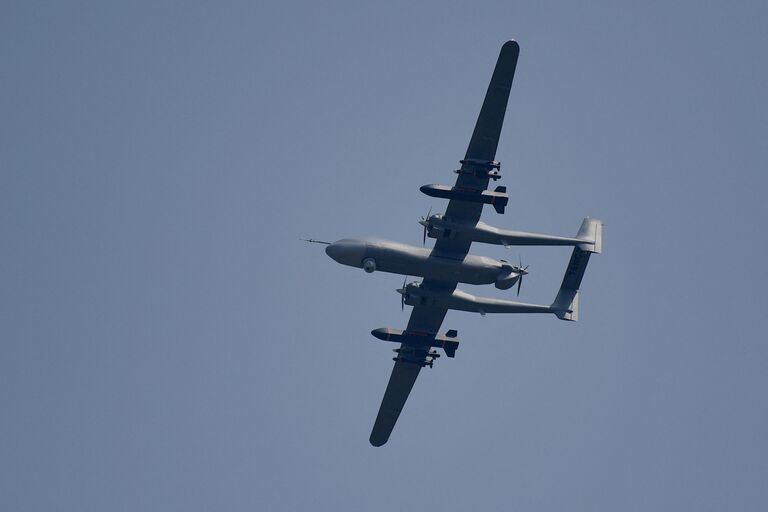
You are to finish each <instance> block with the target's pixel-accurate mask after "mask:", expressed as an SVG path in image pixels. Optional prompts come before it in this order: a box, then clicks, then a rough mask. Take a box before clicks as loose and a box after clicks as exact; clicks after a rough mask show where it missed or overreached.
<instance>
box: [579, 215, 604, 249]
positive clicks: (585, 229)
mask: <svg viewBox="0 0 768 512" xmlns="http://www.w3.org/2000/svg"><path fill="white" fill-rule="evenodd" d="M576 238H579V239H581V240H584V242H585V243H583V244H580V245H579V246H578V247H579V249H581V250H582V251H587V252H593V253H595V254H600V253H601V252H602V251H603V223H602V222H601V221H600V220H598V219H591V218H589V217H587V218H586V219H584V221H583V222H582V223H581V227H580V228H579V232H578V234H577V235H576Z"/></svg>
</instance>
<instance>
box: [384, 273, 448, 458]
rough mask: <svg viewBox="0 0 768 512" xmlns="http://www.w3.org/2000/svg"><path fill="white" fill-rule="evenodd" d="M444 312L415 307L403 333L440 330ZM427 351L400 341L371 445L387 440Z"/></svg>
mask: <svg viewBox="0 0 768 512" xmlns="http://www.w3.org/2000/svg"><path fill="white" fill-rule="evenodd" d="M425 282H426V284H427V285H429V284H430V283H429V280H425ZM431 284H432V285H433V286H440V287H441V288H443V287H444V288H446V289H448V288H449V287H450V283H439V284H438V283H436V282H433V283H431ZM455 287H456V283H453V288H455ZM451 290H452V288H451ZM447 312H448V310H447V309H445V308H434V307H429V306H414V308H413V311H411V318H410V320H409V321H408V327H407V329H406V332H408V333H418V334H420V335H421V334H431V335H433V336H434V335H435V334H437V331H438V330H440V325H442V323H443V319H444V318H445V314H446V313H447ZM429 352H430V347H429V346H419V345H413V344H406V343H401V344H400V352H399V353H398V357H397V358H396V359H397V360H396V361H395V367H394V368H392V375H391V376H390V377H389V384H387V390H386V391H385V392H384V398H383V399H382V401H381V406H380V407H379V414H378V415H377V416H376V422H375V423H374V425H373V430H372V431H371V438H370V442H371V444H372V445H373V446H381V445H383V444H384V443H386V442H387V440H388V439H389V436H390V434H391V433H392V430H393V429H394V428H395V423H397V418H398V417H400V412H401V411H402V410H403V406H404V405H405V402H406V400H408V395H410V393H411V389H412V388H413V385H414V384H415V383H416V378H417V377H418V376H419V372H420V371H421V369H422V367H423V366H424V364H425V362H426V360H427V355H428V354H429Z"/></svg>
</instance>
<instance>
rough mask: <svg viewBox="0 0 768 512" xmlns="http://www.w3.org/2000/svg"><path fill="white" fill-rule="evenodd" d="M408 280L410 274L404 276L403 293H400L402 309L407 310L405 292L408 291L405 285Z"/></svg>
mask: <svg viewBox="0 0 768 512" xmlns="http://www.w3.org/2000/svg"><path fill="white" fill-rule="evenodd" d="M407 280H408V276H405V277H404V278H403V293H401V294H400V311H405V293H406V291H407V288H406V287H405V282H406V281H407Z"/></svg>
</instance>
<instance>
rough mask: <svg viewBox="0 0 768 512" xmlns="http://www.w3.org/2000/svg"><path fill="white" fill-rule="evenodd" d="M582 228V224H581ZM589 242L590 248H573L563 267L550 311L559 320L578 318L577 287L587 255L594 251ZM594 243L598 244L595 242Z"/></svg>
mask: <svg viewBox="0 0 768 512" xmlns="http://www.w3.org/2000/svg"><path fill="white" fill-rule="evenodd" d="M591 220H594V219H587V220H585V221H584V223H585V224H587V222H588V221H591ZM590 226H600V223H599V221H597V223H596V224H595V223H590ZM582 228H584V225H582ZM595 234H596V235H597V238H596V239H595V241H596V242H598V241H599V236H600V231H599V228H598V230H597V231H595ZM579 235H580V236H581V235H582V230H579ZM592 245H593V244H590V245H589V247H590V250H584V249H581V248H580V247H579V246H576V247H574V248H573V252H572V253H571V259H570V260H569V261H568V267H567V268H566V269H565V276H564V277H563V283H562V284H561V285H560V291H558V292H557V297H556V298H555V302H553V303H552V306H551V308H552V312H553V313H554V314H555V315H557V318H559V319H561V320H569V321H571V322H575V321H577V320H578V319H579V288H580V287H581V280H582V279H583V278H584V272H585V271H586V270H587V263H589V256H590V255H591V254H592V252H594V251H593V250H591V249H592ZM594 245H598V244H597V243H595V244H594Z"/></svg>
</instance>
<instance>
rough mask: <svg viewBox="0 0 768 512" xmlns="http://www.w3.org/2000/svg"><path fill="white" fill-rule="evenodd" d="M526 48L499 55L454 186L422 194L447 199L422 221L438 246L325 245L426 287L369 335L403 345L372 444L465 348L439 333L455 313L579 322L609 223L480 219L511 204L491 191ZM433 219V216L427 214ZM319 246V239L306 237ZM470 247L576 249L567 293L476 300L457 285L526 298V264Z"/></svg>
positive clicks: (412, 289) (510, 46)
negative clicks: (421, 380)
mask: <svg viewBox="0 0 768 512" xmlns="http://www.w3.org/2000/svg"><path fill="white" fill-rule="evenodd" d="M519 52H520V47H519V46H518V44H517V43H516V42H515V41H507V42H506V43H505V44H504V45H503V46H502V48H501V52H500V54H499V58H498V61H497V62H496V68H495V70H494V72H493V76H492V78H491V82H490V84H489V86H488V92H487V93H486V96H485V100H484V102H483V106H482V108H481V110H480V115H479V117H478V119H477V123H476V124H475V129H474V132H473V134H472V138H471V140H470V143H469V147H468V149H467V153H466V155H465V157H464V159H463V160H461V168H460V169H458V170H456V171H454V172H455V173H456V174H458V178H457V179H456V184H455V186H453V187H448V186H445V185H425V186H423V187H421V190H422V192H424V193H425V194H427V195H429V196H432V197H441V198H445V199H449V203H448V208H447V209H446V211H445V214H435V215H430V214H427V216H426V217H424V218H423V219H422V220H421V221H420V224H421V225H422V226H423V227H424V236H423V237H424V241H426V237H427V236H429V237H430V238H434V239H436V242H435V244H434V247H433V248H432V249H428V248H424V247H417V246H412V245H406V244H402V243H398V242H390V241H387V240H380V239H374V238H345V239H343V240H339V241H337V242H333V243H328V242H321V243H326V244H327V247H326V249H325V251H326V253H327V254H328V256H330V257H331V258H333V259H334V260H336V261H337V262H339V263H341V264H344V265H349V266H352V267H358V268H362V269H364V270H365V271H366V272H369V273H370V272H374V271H376V270H379V271H382V272H391V273H395V274H403V275H405V276H420V277H422V278H423V280H422V281H421V282H420V283H409V284H405V283H404V284H403V287H402V288H401V289H399V290H397V291H398V292H399V293H400V294H401V305H402V306H403V307H404V306H405V305H406V304H407V305H409V306H413V310H412V311H411V317H410V320H409V321H408V326H407V327H406V329H405V330H400V329H393V328H380V329H375V330H373V331H372V334H373V335H374V336H375V337H376V338H378V339H381V340H385V341H393V342H397V343H400V347H399V348H396V349H394V352H395V354H396V355H395V357H394V358H393V359H394V361H395V365H394V368H393V370H392V375H391V377H390V379H389V384H388V385H387V389H386V391H385V393H384V398H383V400H382V402H381V407H380V408H379V413H378V416H377V417H376V422H375V424H374V426H373V431H372V432H371V436H370V442H371V444H372V445H374V446H381V445H383V444H384V443H386V442H387V440H388V439H389V436H390V434H391V433H392V430H393V429H394V427H395V423H396V422H397V419H398V417H399V416H400V412H401V411H402V409H403V406H404V405H405V402H406V400H407V399H408V395H409V394H410V392H411V388H412V387H413V385H414V383H415V382H416V377H418V375H419V372H420V371H421V369H422V368H423V367H425V366H429V367H430V368H431V367H432V365H433V364H434V361H435V360H436V359H437V358H438V357H440V354H439V353H438V352H437V351H436V350H434V349H436V348H441V349H442V350H443V351H444V352H445V355H446V356H448V357H451V358H452V357H455V355H456V349H457V348H458V345H459V341H458V340H457V339H456V336H457V332H456V331H455V330H453V329H451V330H449V331H447V332H446V333H444V334H442V335H441V334H438V331H439V329H440V325H441V324H442V323H443V319H444V318H445V315H446V313H447V311H448V310H449V309H455V310H460V311H470V312H475V313H480V314H482V315H485V314H486V313H552V314H554V315H555V316H557V317H558V318H560V319H562V320H569V321H576V320H577V319H578V314H579V287H580V286H581V280H582V277H583V276H584V271H585V270H586V268H587V262H588V261H589V256H590V254H592V253H600V252H601V249H602V223H601V222H600V221H599V220H597V219H592V218H586V219H584V221H583V222H582V224H581V228H580V229H579V231H578V233H577V234H576V236H575V237H573V238H569V237H560V236H550V235H543V234H539V233H529V232H524V231H511V230H506V229H499V228H495V227H492V226H489V225H488V224H485V223H484V222H480V215H481V213H482V209H483V205H484V204H490V205H492V206H493V207H494V209H495V210H496V211H497V212H498V213H504V208H505V206H506V204H507V201H508V196H507V194H506V187H503V186H500V187H496V189H495V190H493V191H489V190H487V188H488V184H489V182H490V180H494V181H496V180H498V179H499V178H500V173H499V169H500V164H499V162H497V161H495V157H496V147H497V146H498V142H499V136H500V134H501V128H502V124H503V122H504V114H505V112H506V109H507V100H508V98H509V91H510V88H511V86H512V79H513V77H514V74H515V68H516V66H517V58H518V55H519ZM430 213H431V211H430ZM308 241H311V242H317V241H316V240H308ZM472 242H480V243H486V244H497V245H504V246H512V245H561V246H562V245H565V246H573V247H574V248H573V252H572V254H571V259H570V261H569V263H568V266H567V268H566V272H565V277H564V278H563V282H562V284H561V286H560V290H559V291H558V293H557V296H556V297H555V300H554V302H552V304H550V305H539V304H526V303H522V302H516V301H511V300H503V299H496V298H487V297H478V296H475V295H471V294H469V293H465V292H462V291H461V290H459V289H457V288H456V285H457V284H458V283H468V284H474V285H480V284H493V285H494V286H495V287H496V288H499V289H501V290H507V289H509V288H511V287H513V286H514V285H515V284H517V286H518V290H517V292H518V294H519V293H520V284H521V282H522V277H523V276H524V275H526V274H527V273H528V272H527V270H526V269H527V267H523V266H522V264H520V265H512V264H510V263H508V262H506V261H504V260H495V259H492V258H488V257H485V256H474V255H471V254H468V252H469V248H470V245H471V244H472Z"/></svg>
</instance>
